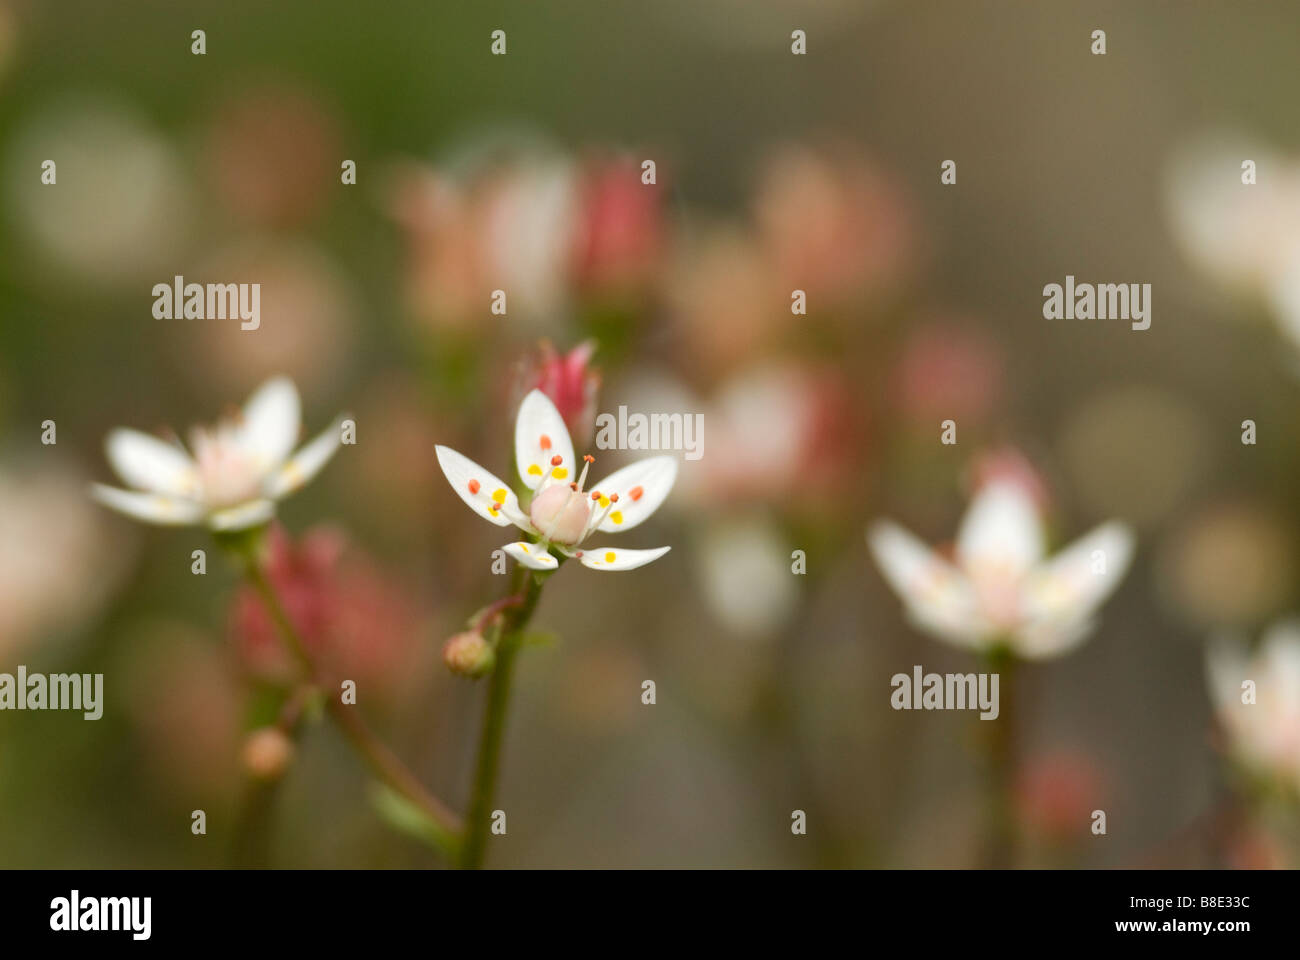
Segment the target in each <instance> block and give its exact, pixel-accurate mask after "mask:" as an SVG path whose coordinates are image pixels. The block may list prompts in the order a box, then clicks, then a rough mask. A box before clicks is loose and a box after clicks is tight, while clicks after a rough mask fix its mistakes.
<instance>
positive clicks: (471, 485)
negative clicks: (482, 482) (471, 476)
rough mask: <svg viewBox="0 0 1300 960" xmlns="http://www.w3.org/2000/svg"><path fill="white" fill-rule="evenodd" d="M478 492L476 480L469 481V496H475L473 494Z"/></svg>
mask: <svg viewBox="0 0 1300 960" xmlns="http://www.w3.org/2000/svg"><path fill="white" fill-rule="evenodd" d="M479 490H480V487H479V482H478V481H477V480H471V481H470V482H469V492H470V493H471V494H475V493H478V492H479Z"/></svg>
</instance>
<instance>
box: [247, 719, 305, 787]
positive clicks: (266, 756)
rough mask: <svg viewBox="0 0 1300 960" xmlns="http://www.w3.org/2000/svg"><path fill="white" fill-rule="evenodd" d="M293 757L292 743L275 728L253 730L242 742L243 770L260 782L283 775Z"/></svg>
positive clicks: (281, 731)
mask: <svg viewBox="0 0 1300 960" xmlns="http://www.w3.org/2000/svg"><path fill="white" fill-rule="evenodd" d="M292 757H293V741H292V740H290V739H289V737H288V735H287V734H285V733H284V731H283V730H280V729H279V728H277V727H262V728H261V729H260V730H254V731H253V732H252V733H250V734H249V735H248V738H247V739H246V740H245V741H244V769H245V770H247V771H248V772H249V774H250V775H251V776H254V777H257V778H259V779H261V780H273V779H275V778H276V777H278V776H280V774H282V773H284V770H285V767H287V766H288V765H289V761H290V759H292Z"/></svg>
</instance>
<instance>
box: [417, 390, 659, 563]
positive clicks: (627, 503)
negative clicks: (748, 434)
mask: <svg viewBox="0 0 1300 960" xmlns="http://www.w3.org/2000/svg"><path fill="white" fill-rule="evenodd" d="M437 449H438V463H439V465H440V466H441V467H442V472H443V473H444V474H446V475H447V482H448V483H450V484H451V488H452V489H453V490H455V491H456V493H457V494H458V495H459V496H460V498H461V499H462V500H464V501H465V502H466V503H467V504H469V507H470V509H471V510H473V511H474V512H475V513H477V514H478V515H479V516H480V517H483V518H484V519H485V520H488V521H490V522H491V523H495V524H496V525H497V526H498V527H504V526H508V525H509V524H512V523H513V524H514V525H515V526H516V527H518V528H519V529H520V530H523V531H524V532H525V533H528V534H531V535H532V536H534V537H536V538H537V542H536V543H530V542H528V541H525V540H519V541H516V542H514V543H507V544H505V546H504V547H502V549H503V550H505V552H506V553H508V554H510V556H512V557H514V558H515V560H516V561H518V562H519V563H521V564H523V565H524V566H525V567H529V568H531V569H533V570H554V569H555V568H556V567H558V566H559V561H558V560H557V559H556V558H555V556H554V555H553V554H552V553H551V550H552V549H554V550H555V551H557V552H558V553H560V554H562V555H564V556H566V557H572V558H574V559H576V560H578V561H579V562H580V563H581V564H582V565H583V566H584V567H590V568H591V569H593V570H634V569H636V568H637V567H641V566H644V565H645V564H647V563H649V562H650V561H652V560H658V559H659V558H660V557H662V556H663V555H664V554H665V553H667V552H668V551H669V549H670V548H669V547H656V548H655V549H653V550H624V549H614V548H612V547H584V546H583V544H584V543H586V540H587V538H588V537H589V536H590V535H591V534H592V533H594V532H596V531H597V530H599V531H601V532H602V533H617V532H618V531H620V530H629V529H631V528H632V527H635V526H637V525H638V524H640V523H644V522H645V521H646V520H647V519H649V517H650V515H651V514H652V513H654V512H655V510H657V509H658V508H659V505H660V504H661V503H663V502H664V500H665V499H666V498H667V496H668V491H670V490H671V489H672V487H673V481H674V480H676V479H677V460H676V459H675V458H673V457H669V456H659V457H649V458H647V459H645V460H638V461H637V462H636V463H633V464H630V465H629V466H626V467H623V468H622V469H621V470H615V471H614V472H613V473H611V474H610V475H609V476H608V477H606V478H605V479H604V480H602V481H601V482H600V483H595V484H592V486H591V492H590V493H587V492H585V490H584V487H585V484H586V481H587V470H588V469H589V468H590V466H591V464H592V463H593V462H594V460H595V458H594V457H592V456H586V457H583V465H582V471H581V473H579V474H577V476H576V479H575V473H574V471H575V468H576V467H577V463H576V461H575V460H574V456H573V441H572V440H570V439H569V431H568V429H567V428H566V427H565V426H564V419H563V418H562V417H561V416H560V413H559V411H558V410H556V409H555V404H553V403H552V402H551V400H550V398H549V397H547V396H546V394H544V393H542V392H541V391H540V390H533V391H532V392H531V393H529V394H528V396H526V397H524V402H523V403H522V404H521V405H520V407H519V417H518V419H517V420H516V421H515V466H516V469H518V471H519V477H520V479H521V480H523V483H524V486H526V487H527V488H528V489H529V490H530V491H532V497H531V498H530V500H529V504H528V509H527V511H525V510H524V509H523V508H522V507H521V506H520V504H519V499H518V497H516V496H515V494H514V491H512V490H511V489H510V487H509V485H507V484H506V483H505V481H503V480H501V479H499V478H498V477H496V476H495V475H494V474H491V473H489V472H488V471H487V470H484V469H483V468H482V467H480V466H479V465H478V464H477V463H475V462H474V461H473V460H470V459H469V458H468V457H465V456H462V455H461V454H459V453H457V452H456V451H455V450H453V449H451V448H450V447H444V446H439V447H438V448H437Z"/></svg>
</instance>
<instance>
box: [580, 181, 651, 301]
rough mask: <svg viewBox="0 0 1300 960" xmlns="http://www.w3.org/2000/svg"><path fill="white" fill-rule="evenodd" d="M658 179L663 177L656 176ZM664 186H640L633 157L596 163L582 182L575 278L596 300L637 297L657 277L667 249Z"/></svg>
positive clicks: (581, 287) (582, 288) (583, 289)
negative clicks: (664, 220) (665, 245)
mask: <svg viewBox="0 0 1300 960" xmlns="http://www.w3.org/2000/svg"><path fill="white" fill-rule="evenodd" d="M657 176H658V175H657ZM666 189H667V188H666V187H665V186H663V184H662V183H661V182H656V183H655V184H653V185H651V184H644V183H642V182H641V166H640V164H639V163H637V161H636V160H634V159H632V158H630V157H615V158H596V159H591V160H588V161H587V162H586V163H584V164H583V167H582V170H581V172H580V173H579V179H578V204H579V207H580V213H579V216H578V228H577V233H576V236H575V237H574V259H573V275H574V281H575V283H576V284H577V287H578V288H579V289H580V290H582V291H584V292H586V293H590V294H593V295H596V296H611V295H612V296H618V295H621V294H626V293H628V292H636V291H637V290H638V289H639V288H641V287H643V286H644V285H645V284H646V283H647V282H648V281H650V280H651V279H652V278H653V277H654V274H655V273H656V271H657V269H658V267H659V262H660V258H661V255H662V252H663V247H664V239H665V237H664V233H665V231H664V224H663V212H662V210H663V203H662V201H661V199H660V198H662V197H663V196H664V191H665V190H666Z"/></svg>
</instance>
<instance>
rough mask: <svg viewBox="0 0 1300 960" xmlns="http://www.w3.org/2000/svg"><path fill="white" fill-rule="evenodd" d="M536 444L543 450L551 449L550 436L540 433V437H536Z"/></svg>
mask: <svg viewBox="0 0 1300 960" xmlns="http://www.w3.org/2000/svg"><path fill="white" fill-rule="evenodd" d="M537 444H538V446H540V447H541V448H542V449H543V450H549V449H551V438H550V437H548V436H547V435H546V434H542V435H541V437H539V438H538V440H537Z"/></svg>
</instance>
